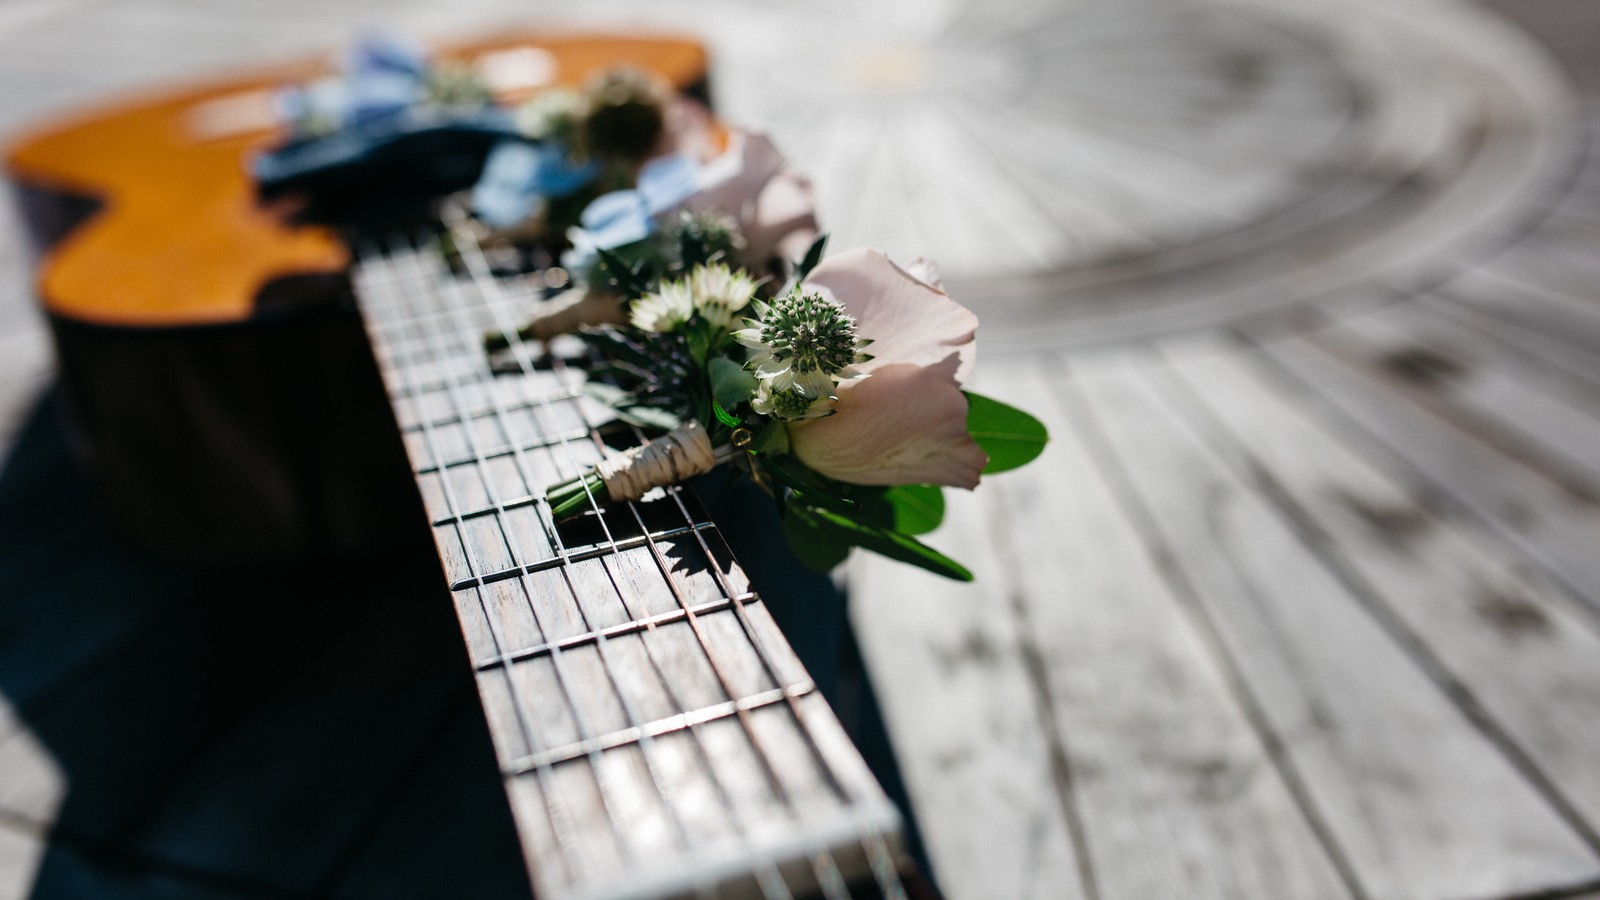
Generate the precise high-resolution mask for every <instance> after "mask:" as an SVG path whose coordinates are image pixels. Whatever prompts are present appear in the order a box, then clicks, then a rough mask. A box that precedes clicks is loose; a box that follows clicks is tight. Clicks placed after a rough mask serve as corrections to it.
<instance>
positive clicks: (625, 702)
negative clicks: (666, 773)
mask: <svg viewBox="0 0 1600 900" xmlns="http://www.w3.org/2000/svg"><path fill="white" fill-rule="evenodd" d="M422 243H423V245H424V246H425V245H426V241H423V242H422ZM407 258H408V259H409V260H410V262H411V263H412V268H413V269H414V270H415V274H414V278H415V279H416V281H417V283H418V284H419V285H422V284H426V283H429V282H435V283H436V282H437V278H436V275H437V273H436V272H430V271H429V269H428V267H427V266H425V265H424V263H423V255H422V253H421V252H413V253H410V254H408V255H407ZM420 293H422V294H425V295H426V296H429V297H435V298H437V299H438V300H439V301H440V302H441V303H442V304H443V305H445V306H446V307H447V308H448V309H449V310H451V311H453V312H455V313H457V318H461V317H462V316H465V311H464V310H461V309H460V306H459V304H455V303H451V302H450V298H446V297H443V296H440V295H439V294H436V293H435V292H434V291H431V290H425V291H423V292H420ZM463 332H464V333H465V334H468V335H472V336H476V335H477V334H478V332H477V331H476V330H475V329H474V328H473V327H472V322H471V320H470V318H469V319H468V320H467V322H466V328H465V329H463ZM483 368H485V369H486V368H487V363H486V362H485V363H484V366H483ZM452 381H453V379H452ZM452 393H453V394H454V393H455V390H454V387H453V386H452ZM486 395H487V396H488V397H489V399H490V402H491V403H492V405H493V406H494V407H495V419H494V421H495V422H496V424H497V425H498V426H499V428H500V429H501V431H502V433H503V434H504V435H505V437H506V438H507V439H508V440H509V438H510V435H511V428H510V426H509V416H508V413H507V412H506V410H505V408H504V405H503V403H502V402H501V400H500V398H499V396H498V395H497V393H496V392H495V391H494V390H493V389H492V386H491V387H490V389H488V390H487V391H486ZM458 402H459V401H458ZM463 434H464V435H465V437H466V438H467V440H468V442H469V443H470V444H471V445H472V450H473V453H474V455H476V456H477V458H478V466H477V467H476V471H477V474H478V476H479V478H480V480H481V481H482V483H483V486H484V489H485V491H486V493H487V494H488V496H489V499H490V501H491V503H492V504H494V505H495V507H496V508H497V510H498V512H497V516H496V520H497V525H498V530H499V532H500V537H501V539H502V540H503V541H504V543H505V545H506V548H507V550H508V551H509V552H510V554H511V557H512V562H513V564H514V565H515V566H516V567H517V568H518V569H524V570H525V569H527V568H528V566H527V562H526V560H525V559H524V555H525V554H524V552H523V551H522V550H521V549H520V548H519V546H518V544H519V543H520V542H519V541H518V540H517V539H516V538H514V537H512V534H511V532H510V531H508V530H507V528H506V526H505V519H504V507H503V504H502V501H501V500H500V498H499V496H498V494H499V491H498V490H497V488H496V487H495V485H494V483H493V480H492V479H490V478H489V477H488V475H487V465H486V460H485V459H484V456H483V453H482V450H481V448H480V447H479V446H478V444H477V439H476V437H475V436H474V434H473V431H472V429H471V428H470V427H469V428H466V429H464V431H463ZM512 456H513V460H514V464H515V466H516V469H517V473H518V477H519V479H520V480H521V481H522V482H523V485H524V487H526V488H527V489H528V490H530V491H532V490H533V489H534V483H533V479H532V478H531V477H530V468H531V467H530V466H529V465H528V463H527V460H526V459H525V458H524V455H523V453H522V452H521V451H520V450H517V449H516V448H515V446H514V445H513V454H512ZM538 518H539V522H540V526H541V528H542V529H544V530H545V532H546V537H547V538H549V539H551V540H550V544H551V546H552V548H554V549H555V551H556V553H557V554H558V558H559V559H560V561H561V571H562V575H563V579H564V581H565V582H566V585H567V589H568V592H569V593H570V594H571V595H572V597H573V600H574V602H575V607H576V609H577V611H578V614H579V617H580V620H581V621H582V623H583V625H584V627H585V628H587V629H589V630H590V632H591V633H593V634H595V636H596V640H595V650H596V653H597V655H598V656H599V657H600V659H601V662H602V665H603V668H604V669H605V672H606V676H607V680H608V681H609V682H610V685H611V689H612V692H613V693H614V694H615V696H616V697H617V700H618V702H619V704H620V705H621V707H622V709H623V712H624V716H625V718H626V720H627V722H628V725H629V728H630V729H632V730H635V731H637V733H638V740H637V744H638V746H639V748H640V749H639V752H640V756H641V758H642V760H643V761H644V763H645V767H646V769H647V771H648V772H649V774H650V778H651V782H652V784H653V786H654V788H655V790H656V792H657V795H658V796H659V797H660V799H661V804H662V807H661V808H662V810H663V811H664V812H666V813H667V815H668V816H669V817H670V818H671V819H672V822H673V825H674V829H675V830H676V831H677V833H678V837H679V840H680V843H681V844H682V845H683V847H684V848H685V849H686V850H688V851H690V852H691V853H693V852H694V850H695V848H694V846H693V842H692V840H691V839H690V836H689V831H688V828H687V826H686V825H685V824H684V822H683V820H682V817H681V813H680V812H679V807H680V806H681V804H680V803H679V802H677V801H676V800H675V799H674V796H673V795H674V792H673V791H671V790H669V789H668V787H667V783H666V779H664V778H663V776H662V774H661V772H660V770H659V767H658V763H657V761H656V760H655V758H656V757H660V756H662V755H663V754H662V753H661V751H660V750H659V749H658V748H657V747H656V744H655V740H654V735H652V734H651V733H650V731H649V730H648V729H647V728H646V727H645V725H646V719H645V717H644V716H643V715H642V714H641V713H640V712H639V711H638V710H637V708H636V706H635V704H634V702H633V700H632V699H631V698H630V697H629V695H628V693H627V692H626V691H625V690H624V689H623V686H622V684H621V683H620V681H618V678H617V674H616V673H617V667H616V666H615V665H613V664H612V661H611V659H610V658H609V657H610V653H609V651H608V649H607V648H608V638H607V636H606V634H605V631H604V629H601V628H599V627H598V626H596V625H595V624H594V623H593V622H592V621H591V620H590V613H589V611H588V610H586V609H584V604H583V603H582V595H583V592H582V591H581V590H580V588H579V581H580V579H576V578H574V576H573V573H572V571H571V569H572V566H573V561H572V560H571V558H570V556H569V555H568V553H567V551H566V548H565V547H564V546H562V545H561V543H560V540H559V536H558V535H555V534H553V532H552V529H551V528H550V527H549V525H548V523H547V522H546V519H545V517H544V516H539V517H538ZM601 565H602V567H603V568H605V569H606V571H607V575H608V577H609V578H612V579H613V585H614V586H615V581H614V579H615V576H614V575H613V574H612V573H611V572H610V569H609V567H607V566H605V563H604V561H603V560H602V561H601ZM519 584H520V587H521V589H522V591H523V593H524V595H525V596H526V598H527V607H528V609H529V612H530V614H531V615H532V616H533V618H534V624H535V627H536V628H538V629H539V631H540V633H541V635H543V636H545V637H546V638H548V637H549V636H550V635H551V634H552V630H551V628H550V627H549V625H548V624H547V623H546V622H544V621H543V617H542V616H541V615H540V613H539V610H538V604H537V603H535V602H534V598H533V596H532V593H531V590H530V589H529V587H528V585H527V582H526V581H525V580H523V579H520V578H519ZM622 595H623V592H621V591H620V589H619V590H618V596H619V598H621V597H622ZM624 611H625V612H627V613H628V615H629V616H630V617H633V618H637V616H636V615H634V613H633V612H632V610H628V609H627V607H626V603H625V602H624ZM641 644H642V646H644V648H645V650H646V653H647V654H648V655H650V658H651V663H652V667H653V668H655V670H656V673H657V677H658V679H659V680H660V681H661V683H662V687H663V688H664V689H666V691H667V692H668V694H669V698H670V700H671V702H672V703H673V704H674V705H675V706H676V707H677V708H679V709H683V708H684V704H683V703H682V702H681V701H680V700H679V699H678V698H677V697H676V696H673V694H674V692H673V691H672V689H671V686H670V683H669V682H668V681H667V679H666V676H665V673H664V672H662V671H661V669H660V666H659V663H658V662H657V661H656V660H655V658H654V655H653V654H652V653H650V650H649V645H648V644H647V643H643V642H641ZM556 652H557V650H556V648H554V647H553V648H552V657H553V656H554V655H555V654H556ZM583 731H584V733H585V734H586V735H594V733H595V732H594V730H593V729H590V728H587V727H585V728H583ZM689 733H690V735H691V739H692V740H695V741H696V742H697V743H699V741H700V737H699V735H698V732H697V729H690V732H689ZM700 756H701V757H704V756H705V754H704V750H703V747H702V749H701V754H700ZM707 775H708V778H709V781H710V783H711V784H712V785H713V789H714V790H715V791H716V793H717V794H718V797H719V799H720V800H721V801H722V803H723V805H724V806H726V807H727V808H728V810H729V812H730V814H732V815H733V816H734V817H735V818H736V819H737V818H738V817H739V811H738V809H737V807H736V806H734V804H733V803H732V801H731V798H730V796H729V795H728V793H727V790H726V787H725V786H724V785H722V784H721V782H720V780H719V779H718V778H717V776H716V774H715V772H714V771H713V770H712V769H711V768H710V767H707ZM597 777H598V773H597ZM735 836H736V837H737V838H738V839H740V840H742V841H743V842H744V843H745V845H746V847H745V852H746V855H748V856H754V855H755V853H754V847H753V846H751V845H750V844H749V841H748V837H747V836H746V835H745V834H743V833H741V832H738V831H736V832H735ZM758 866H759V867H760V868H761V869H762V870H763V871H762V872H761V873H760V874H759V875H758V879H759V882H760V884H761V887H762V890H763V893H764V894H766V896H767V897H768V898H770V900H784V898H789V897H791V896H792V895H791V894H790V893H789V891H788V890H787V888H786V887H785V886H784V885H783V883H782V881H781V877H780V876H778V872H777V867H776V865H775V864H773V863H771V862H770V861H765V864H764V865H762V862H761V861H759V860H758ZM696 874H698V875H700V877H701V879H702V880H701V882H700V883H699V884H698V890H699V892H700V893H701V894H702V895H703V896H708V897H709V896H712V895H713V892H714V888H715V885H713V884H712V883H710V881H709V876H708V875H706V874H704V873H699V872H697V873H696Z"/></svg>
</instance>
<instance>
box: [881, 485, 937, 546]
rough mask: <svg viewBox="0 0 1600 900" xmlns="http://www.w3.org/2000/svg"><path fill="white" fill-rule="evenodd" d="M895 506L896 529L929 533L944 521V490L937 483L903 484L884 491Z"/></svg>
mask: <svg viewBox="0 0 1600 900" xmlns="http://www.w3.org/2000/svg"><path fill="white" fill-rule="evenodd" d="M883 496H884V499H886V500H888V501H889V504H890V506H892V507H893V508H894V530H895V531H900V532H904V533H905V534H927V533H928V532H930V531H932V530H934V529H935V528H938V527H939V523H940V522H943V521H944V492H943V491H941V490H940V489H939V486H938V485H936V484H902V485H898V486H896V487H892V488H889V489H888V490H886V491H884V492H883Z"/></svg>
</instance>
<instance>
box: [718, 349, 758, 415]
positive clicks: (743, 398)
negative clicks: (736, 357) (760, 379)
mask: <svg viewBox="0 0 1600 900" xmlns="http://www.w3.org/2000/svg"><path fill="white" fill-rule="evenodd" d="M708 371H709V374H710V376H711V396H713V397H715V398H717V402H718V403H720V404H722V408H723V409H735V408H737V407H738V406H740V405H742V404H744V403H747V402H749V400H750V395H751V394H754V393H755V390H756V376H754V375H752V374H750V373H749V372H747V371H745V368H744V366H741V365H739V364H738V363H736V362H734V361H733V360H731V359H729V358H727V357H726V356H717V357H713V358H712V360H711V364H710V366H708ZM735 424H737V423H735Z"/></svg>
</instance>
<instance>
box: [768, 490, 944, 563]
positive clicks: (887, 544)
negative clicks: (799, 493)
mask: <svg viewBox="0 0 1600 900" xmlns="http://www.w3.org/2000/svg"><path fill="white" fill-rule="evenodd" d="M789 512H790V516H791V517H798V518H801V519H808V520H810V521H808V522H807V523H806V524H807V525H809V526H811V528H813V529H815V530H816V531H819V532H821V533H822V536H823V538H824V539H825V540H826V541H827V542H829V543H828V544H827V546H832V545H833V544H832V542H836V541H844V542H846V543H849V544H854V545H855V546H857V547H860V548H862V549H863V550H871V551H872V552H873V553H877V554H880V555H882V556H887V557H889V558H890V559H894V560H899V561H900V562H904V563H910V564H912V565H914V566H917V567H918V568H922V569H926V570H928V571H929V572H932V573H934V574H935V575H943V576H944V577H946V578H953V579H955V580H957V581H971V580H972V573H971V572H970V571H968V570H967V568H966V567H965V566H963V565H961V564H960V563H958V562H956V561H955V560H953V559H951V558H950V557H948V556H945V555H944V554H943V553H940V552H939V551H937V550H935V549H933V548H932V547H929V546H928V545H926V544H924V543H922V542H921V541H918V540H917V539H916V538H914V537H911V536H910V535H908V534H903V533H901V532H899V531H895V530H893V529H891V528H881V527H879V526H876V525H869V524H867V523H865V522H858V521H856V520H855V519H852V518H850V517H849V516H848V515H845V514H843V513H838V512H834V511H833V510H830V509H820V508H817V507H804V506H801V505H800V504H797V503H791V504H790V505H789ZM830 532H833V534H830Z"/></svg>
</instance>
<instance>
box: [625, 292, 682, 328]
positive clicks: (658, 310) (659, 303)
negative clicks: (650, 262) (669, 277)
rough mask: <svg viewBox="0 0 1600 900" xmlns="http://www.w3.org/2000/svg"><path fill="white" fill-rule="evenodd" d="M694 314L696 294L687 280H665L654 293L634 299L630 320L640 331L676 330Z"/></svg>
mask: <svg viewBox="0 0 1600 900" xmlns="http://www.w3.org/2000/svg"><path fill="white" fill-rule="evenodd" d="M692 315H694V294H693V293H692V292H691V291H690V289H689V283H688V282H687V281H663V282H661V287H659V288H657V289H656V292H655V293H653V294H645V295H644V296H643V297H640V298H639V299H637V300H635V301H633V308H632V312H631V314H630V315H629V321H630V322H631V323H632V324H633V327H635V328H637V329H639V330H640V331H654V332H657V333H665V332H669V331H674V330H676V329H677V328H678V327H679V326H681V325H683V324H684V323H685V322H688V321H689V317H690V316H692Z"/></svg>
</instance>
